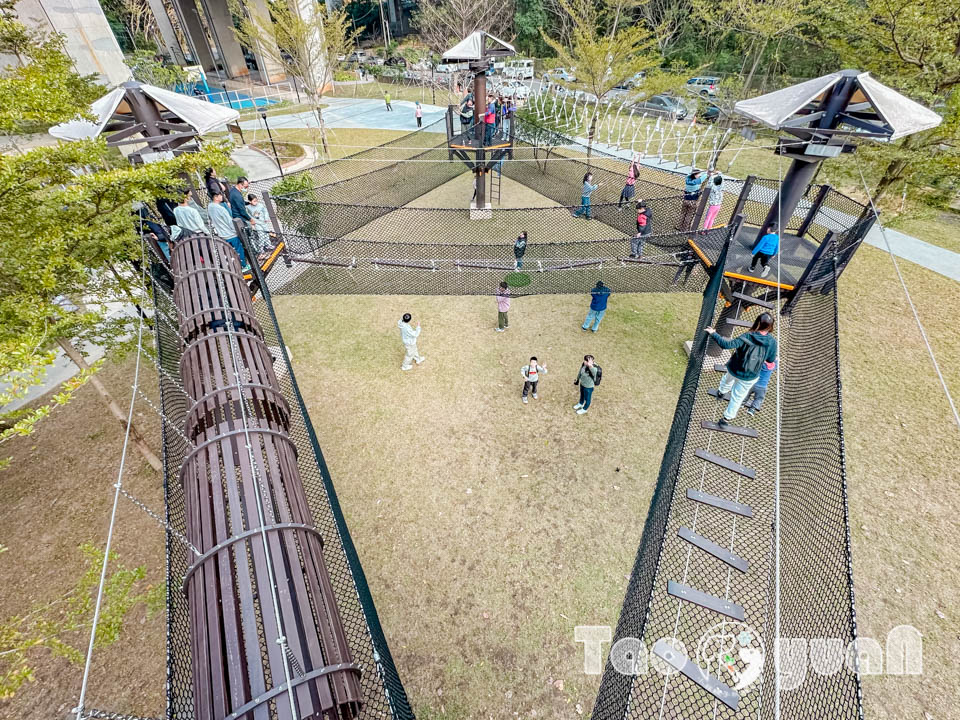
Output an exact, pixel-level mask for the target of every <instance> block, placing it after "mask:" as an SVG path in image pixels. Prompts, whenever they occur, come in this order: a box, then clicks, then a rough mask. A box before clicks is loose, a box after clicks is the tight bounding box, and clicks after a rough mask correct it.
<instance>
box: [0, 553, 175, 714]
mask: <svg viewBox="0 0 960 720" xmlns="http://www.w3.org/2000/svg"><path fill="white" fill-rule="evenodd" d="M0 552H2V549H0ZM80 553H81V554H82V556H83V561H84V566H85V568H84V571H83V573H82V574H81V575H80V577H79V579H78V580H77V582H76V585H75V586H74V587H73V588H72V589H71V590H70V591H68V592H66V593H64V594H63V595H62V596H60V597H58V598H57V599H55V600H53V601H52V602H49V603H45V604H41V605H37V606H35V607H33V608H31V609H30V611H29V612H27V613H24V614H23V615H15V616H13V617H10V618H7V619H6V620H4V621H2V622H0V700H5V699H7V698H10V697H12V696H13V695H14V694H15V693H16V692H17V690H19V689H20V688H21V687H22V686H23V684H24V683H27V682H34V681H35V680H36V679H37V677H36V668H35V662H34V661H33V657H34V656H35V654H36V653H37V652H40V651H47V652H49V653H53V654H54V655H57V656H60V657H64V658H66V659H67V660H69V661H70V662H73V663H77V664H81V663H83V661H84V651H85V650H86V647H85V645H84V643H85V642H86V635H88V634H89V632H90V623H91V620H92V618H93V607H94V604H95V602H96V597H97V589H98V587H99V585H100V573H101V571H102V569H103V551H102V550H100V549H99V548H96V547H94V546H92V545H88V544H84V545H81V546H80ZM5 557H6V558H9V557H10V556H9V555H7V556H5ZM7 561H8V562H12V560H7ZM110 567H112V568H114V569H113V570H112V571H111V572H110V573H109V574H108V575H107V580H106V583H105V584H104V588H103V603H102V605H101V608H100V622H99V623H98V625H97V636H96V638H94V648H95V649H97V648H102V647H107V646H109V645H112V644H113V643H115V642H116V641H117V640H118V639H119V637H120V632H121V630H122V628H123V622H124V620H125V619H126V617H127V615H128V614H129V613H130V611H131V610H133V609H134V608H136V607H138V606H140V605H142V606H144V607H145V609H146V611H147V613H148V614H149V615H153V614H154V613H156V612H160V611H162V610H163V606H164V595H165V587H164V585H162V584H161V585H149V584H146V582H145V580H146V576H147V573H146V568H144V567H143V566H139V567H135V568H128V567H126V566H125V565H123V564H121V563H119V562H118V556H117V554H116V553H115V552H111V553H110Z"/></svg>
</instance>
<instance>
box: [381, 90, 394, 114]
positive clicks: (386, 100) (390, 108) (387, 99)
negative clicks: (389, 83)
mask: <svg viewBox="0 0 960 720" xmlns="http://www.w3.org/2000/svg"><path fill="white" fill-rule="evenodd" d="M383 102H384V103H385V104H386V106H387V112H393V105H391V104H390V93H388V92H387V91H386V90H384V91H383Z"/></svg>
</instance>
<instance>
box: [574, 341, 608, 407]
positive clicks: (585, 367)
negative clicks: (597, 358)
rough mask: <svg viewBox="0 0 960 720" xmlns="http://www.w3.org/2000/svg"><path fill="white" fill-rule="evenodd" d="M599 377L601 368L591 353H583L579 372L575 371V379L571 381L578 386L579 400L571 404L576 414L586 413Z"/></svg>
mask: <svg viewBox="0 0 960 720" xmlns="http://www.w3.org/2000/svg"><path fill="white" fill-rule="evenodd" d="M601 377H603V370H601V369H600V366H599V365H597V364H596V363H595V362H594V360H593V355H584V356H583V364H582V365H581V366H580V372H579V373H577V379H576V380H574V381H573V384H574V385H579V386H580V401H579V402H578V403H577V404H576V405H574V406H573V409H574V410H576V411H577V415H586V414H587V410H589V409H590V401H591V400H592V399H593V390H594V388H596V386H597V385H599V384H600V379H601Z"/></svg>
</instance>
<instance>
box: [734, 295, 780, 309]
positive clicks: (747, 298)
mask: <svg viewBox="0 0 960 720" xmlns="http://www.w3.org/2000/svg"><path fill="white" fill-rule="evenodd" d="M731 297H734V298H736V299H737V300H743V302H748V303H750V304H751V305H759V306H760V307H763V308H767V310H773V308H774V305H773V303H772V302H770V301H769V300H761V299H760V298H755V297H752V296H751V295H745V294H744V293H738V292H735V293H731Z"/></svg>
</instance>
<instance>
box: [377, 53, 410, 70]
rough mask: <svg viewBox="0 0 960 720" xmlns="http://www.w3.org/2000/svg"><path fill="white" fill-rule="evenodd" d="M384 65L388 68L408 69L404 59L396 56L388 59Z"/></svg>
mask: <svg viewBox="0 0 960 720" xmlns="http://www.w3.org/2000/svg"><path fill="white" fill-rule="evenodd" d="M383 64H384V65H386V66H387V67H406V66H407V61H406V60H404V59H403V58H402V57H399V56H397V55H394V56H393V57H388V58H387V59H386V60H384V62H383Z"/></svg>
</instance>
